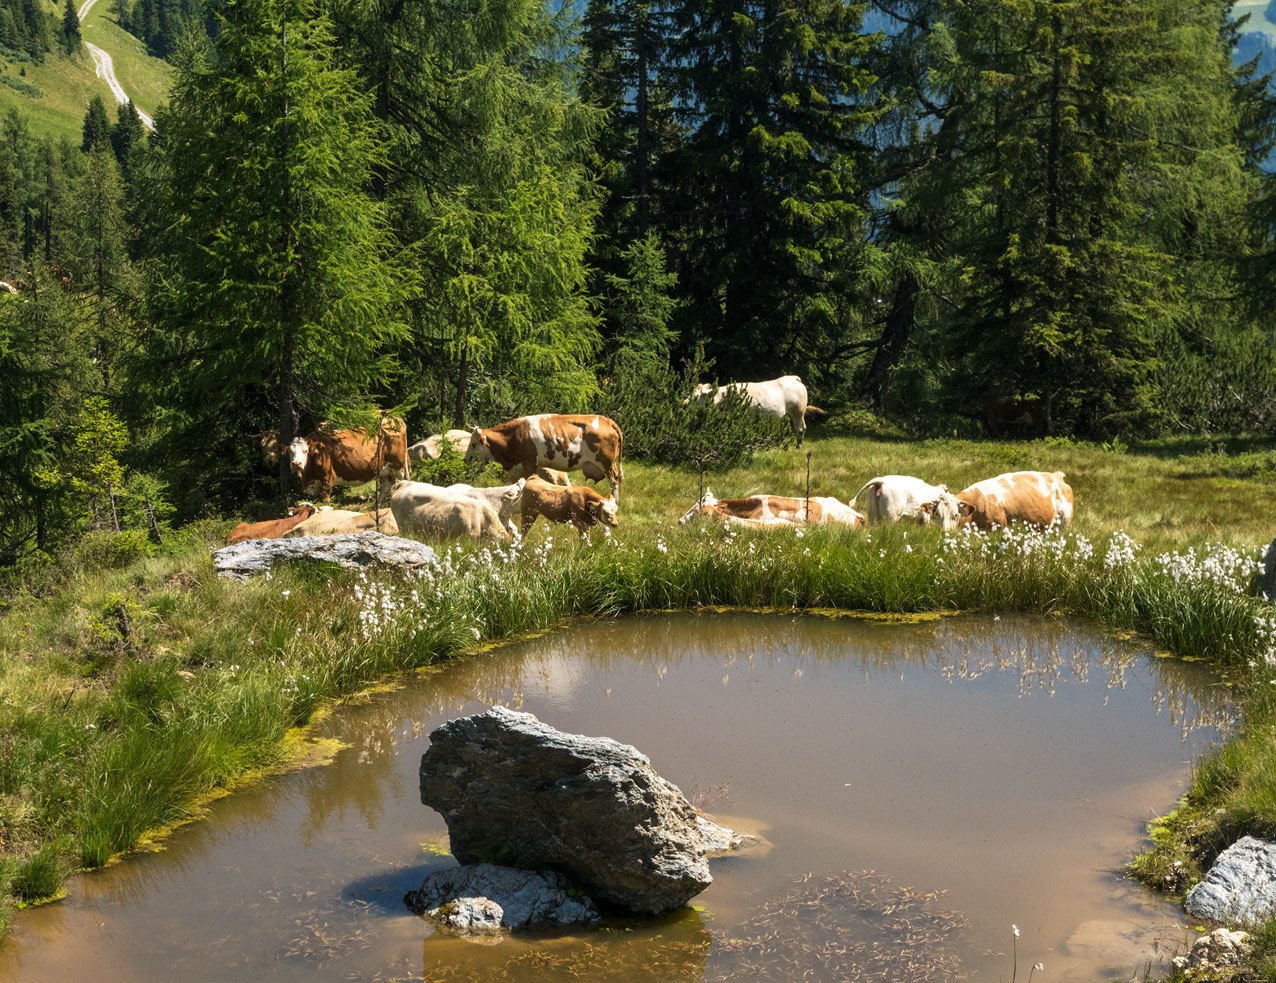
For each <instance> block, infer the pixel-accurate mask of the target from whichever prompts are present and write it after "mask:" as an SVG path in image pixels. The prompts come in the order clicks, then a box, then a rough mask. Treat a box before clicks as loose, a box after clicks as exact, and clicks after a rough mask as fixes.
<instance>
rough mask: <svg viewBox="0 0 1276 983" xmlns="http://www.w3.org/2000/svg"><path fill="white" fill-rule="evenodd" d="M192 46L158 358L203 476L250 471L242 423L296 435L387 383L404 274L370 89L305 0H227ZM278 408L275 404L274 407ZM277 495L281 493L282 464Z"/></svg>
mask: <svg viewBox="0 0 1276 983" xmlns="http://www.w3.org/2000/svg"><path fill="white" fill-rule="evenodd" d="M218 19H219V24H220V30H219V31H218V32H217V36H216V39H215V40H204V41H202V42H201V43H200V44H199V45H198V46H197V47H196V48H195V49H194V50H191V51H188V52H187V53H186V55H185V57H184V58H183V60H182V62H181V64H180V65H179V67H178V73H177V78H176V82H175V84H174V87H173V94H172V98H171V102H170V108H169V111H168V112H167V113H166V114H165V115H164V118H163V123H162V125H161V127H160V129H161V131H162V133H163V140H162V142H161V146H162V149H161V152H162V154H163V158H164V161H165V165H166V166H165V182H166V186H165V188H164V194H165V197H166V201H165V206H166V212H167V214H168V215H170V216H171V217H172V224H171V226H170V227H169V228H168V230H167V232H166V234H165V248H166V255H165V257H164V261H165V266H166V274H165V283H166V284H167V288H168V289H167V290H166V292H165V295H164V296H163V298H162V304H161V305H160V308H159V309H160V310H162V311H166V312H167V316H166V318H165V321H166V324H167V332H166V335H167V340H168V343H169V344H168V346H167V351H166V352H165V356H166V358H167V361H168V365H169V369H170V371H172V372H173V373H174V381H175V383H176V385H175V387H174V390H173V395H174V396H175V397H177V398H178V399H179V400H180V403H181V405H182V406H183V409H184V412H185V416H186V419H185V422H184V427H183V429H184V430H185V431H186V434H187V436H188V440H187V441H186V445H185V448H184V449H185V452H186V455H187V457H188V458H189V457H190V456H193V455H197V456H199V457H200V458H201V464H200V466H199V467H197V468H196V469H195V473H197V474H200V475H208V474H209V473H210V472H212V471H216V470H218V469H221V470H223V471H231V472H233V471H234V470H235V468H234V467H233V466H230V465H229V463H228V462H235V461H238V462H240V464H241V466H242V467H243V468H244V470H248V469H249V468H250V465H251V461H250V460H249V459H248V455H247V454H246V453H245V451H244V450H243V448H244V446H245V445H246V444H247V434H246V433H245V428H247V427H251V426H254V425H255V426H256V427H258V428H260V427H263V426H265V425H267V424H269V423H272V422H273V424H274V425H275V426H276V427H277V428H278V430H279V434H280V439H281V440H282V441H283V443H284V444H285V445H286V444H287V443H288V442H289V441H291V440H292V438H293V436H294V435H295V434H296V433H297V429H298V425H299V422H300V420H301V419H302V417H303V414H306V415H308V416H309V417H310V418H312V419H318V418H320V417H321V416H324V415H326V414H328V413H329V411H331V410H333V409H334V408H338V407H341V406H353V405H355V404H362V403H365V402H366V401H367V400H368V399H369V398H370V397H371V398H376V397H377V395H378V394H384V392H385V386H386V385H387V383H388V381H389V377H390V376H391V375H392V373H393V366H392V365H391V364H390V363H389V362H388V361H387V355H386V353H387V351H388V350H389V349H390V348H392V347H393V345H394V344H395V343H396V342H398V341H399V340H400V338H401V337H402V336H403V333H404V330H405V322H404V320H403V313H402V305H403V302H404V299H405V289H406V288H405V286H404V284H405V282H406V281H405V279H404V278H403V277H402V276H401V275H400V273H401V271H399V270H397V269H396V267H395V265H394V263H393V260H394V255H395V243H394V241H393V239H392V236H391V234H390V232H389V228H388V225H387V222H386V213H385V209H384V207H383V206H382V205H381V204H380V203H378V202H376V201H374V200H373V199H372V198H370V197H369V195H368V194H367V193H366V191H365V188H366V186H367V184H368V182H369V181H370V180H371V178H372V175H373V172H374V169H375V168H377V167H378V166H380V165H381V163H382V156H381V150H380V130H379V128H378V127H377V125H376V121H375V119H374V118H373V116H372V112H371V98H370V97H369V95H368V94H367V90H366V87H365V86H363V85H362V84H360V82H359V80H358V79H357V77H356V76H355V75H354V73H353V72H351V71H350V70H348V69H346V68H343V67H341V66H340V65H339V64H338V63H337V59H336V54H335V50H334V43H333V37H332V33H331V30H330V27H329V23H328V21H327V19H326V18H325V17H324V16H323V15H322V14H321V13H320V9H319V7H318V5H317V4H316V3H314V2H312V0H286V2H282V3H281V2H278V0H234V2H232V3H228V4H226V5H225V6H224V7H222V8H221V10H220V11H219V14H218ZM266 407H270V408H271V409H270V411H269V413H267V412H265V410H266ZM278 481H279V491H280V494H281V495H286V494H287V492H288V485H289V473H288V463H287V460H286V457H285V459H283V460H281V462H280V467H279V475H278Z"/></svg>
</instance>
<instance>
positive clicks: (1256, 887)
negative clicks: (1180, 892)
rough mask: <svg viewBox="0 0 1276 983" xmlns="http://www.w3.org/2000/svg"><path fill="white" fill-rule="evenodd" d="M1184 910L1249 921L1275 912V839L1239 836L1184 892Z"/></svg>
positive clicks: (1236, 921) (1224, 919)
mask: <svg viewBox="0 0 1276 983" xmlns="http://www.w3.org/2000/svg"><path fill="white" fill-rule="evenodd" d="M1183 907H1184V908H1186V909H1187V912H1188V914H1191V915H1196V916H1197V917H1198V918H1208V919H1210V920H1211V921H1215V922H1227V923H1232V924H1239V925H1252V924H1254V923H1256V922H1260V921H1263V920H1264V919H1266V918H1270V917H1271V916H1272V915H1274V914H1276V843H1268V842H1266V841H1264V840H1259V839H1255V838H1254V837H1252V836H1242V837H1241V838H1240V839H1239V840H1237V841H1236V842H1235V843H1233V844H1232V845H1231V846H1229V847H1228V848H1227V849H1226V850H1224V851H1223V852H1222V853H1220V854H1219V855H1218V859H1217V860H1215V861H1214V866H1212V867H1211V868H1210V869H1209V873H1207V874H1206V875H1205V877H1204V879H1203V880H1202V881H1201V882H1200V883H1199V884H1197V885H1196V887H1194V888H1192V890H1191V891H1189V892H1188V895H1187V899H1186V900H1185V901H1184V904H1183Z"/></svg>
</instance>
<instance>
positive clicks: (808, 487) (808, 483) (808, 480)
mask: <svg viewBox="0 0 1276 983" xmlns="http://www.w3.org/2000/svg"><path fill="white" fill-rule="evenodd" d="M802 521H803V522H804V523H806V524H807V525H809V524H810V522H811V452H810V451H807V452H806V518H805V519H803V520H802Z"/></svg>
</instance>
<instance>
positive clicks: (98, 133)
mask: <svg viewBox="0 0 1276 983" xmlns="http://www.w3.org/2000/svg"><path fill="white" fill-rule="evenodd" d="M110 146H111V121H110V119H108V118H107V115H106V103H104V102H103V101H102V97H101V96H94V97H93V98H92V99H90V100H89V108H88V110H87V111H86V112H85V114H84V127H83V137H82V138H81V140H80V149H81V150H83V151H84V152H85V153H86V154H87V153H91V152H92V151H94V150H96V149H97V148H98V147H106V148H107V149H110Z"/></svg>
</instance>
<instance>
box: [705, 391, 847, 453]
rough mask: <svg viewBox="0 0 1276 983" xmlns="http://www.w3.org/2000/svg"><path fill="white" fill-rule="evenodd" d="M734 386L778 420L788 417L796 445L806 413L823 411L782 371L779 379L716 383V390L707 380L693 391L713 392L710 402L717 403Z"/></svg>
mask: <svg viewBox="0 0 1276 983" xmlns="http://www.w3.org/2000/svg"><path fill="white" fill-rule="evenodd" d="M733 389H734V390H736V391H738V392H740V393H742V394H743V395H744V397H745V400H746V402H748V403H749V404H750V405H752V406H755V407H757V409H758V410H759V411H760V412H762V413H765V414H766V415H768V416H774V417H777V418H779V419H781V420H784V419H787V420H788V421H789V426H791V427H792V428H793V436H795V437H796V438H797V445H798V446H799V447H801V446H802V441H803V439H804V438H805V437H806V414H808V413H823V412H824V411H823V410H822V409H820V408H819V407H818V406H811V405H809V404H808V403H807V401H806V386H805V385H804V384H803V382H802V380H801V379H800V378H799V377H798V376H795V375H782V376H780V378H778V379H768V380H767V381H766V382H732V383H729V384H728V385H725V386H718V387H717V391H716V392H715V390H714V387H713V386H712V385H711V384H709V383H707V382H706V383H702V384H701V385H699V386H696V388H695V392H694V393H693V394H692V395H693V396H695V397H702V396H708V395H709V394H710V393H713V402H714V403H715V404H717V403H721V402H722V400H723V399H724V398H725V397H726V395H727V393H728V392H729V391H731V390H733Z"/></svg>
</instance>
